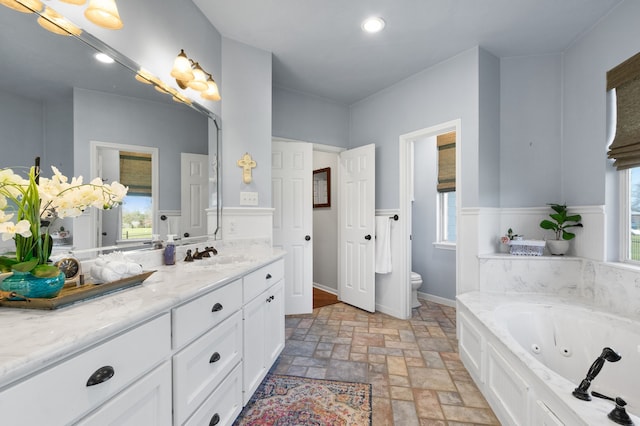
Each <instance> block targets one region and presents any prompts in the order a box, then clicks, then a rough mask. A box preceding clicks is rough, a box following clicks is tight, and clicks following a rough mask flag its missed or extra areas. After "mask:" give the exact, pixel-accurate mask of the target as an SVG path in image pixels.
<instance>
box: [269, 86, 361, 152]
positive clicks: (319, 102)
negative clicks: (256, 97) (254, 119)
mask: <svg viewBox="0 0 640 426" xmlns="http://www.w3.org/2000/svg"><path fill="white" fill-rule="evenodd" d="M272 131H273V136H275V137H281V138H287V139H294V140H299V141H306V142H315V143H321V144H325V145H333V146H339V147H346V146H347V141H348V140H349V108H348V107H347V106H346V105H341V104H338V103H335V102H332V101H328V100H326V99H322V98H318V97H314V96H307V95H304V94H300V93H297V92H293V91H290V90H285V89H280V88H277V87H274V88H273V129H272Z"/></svg>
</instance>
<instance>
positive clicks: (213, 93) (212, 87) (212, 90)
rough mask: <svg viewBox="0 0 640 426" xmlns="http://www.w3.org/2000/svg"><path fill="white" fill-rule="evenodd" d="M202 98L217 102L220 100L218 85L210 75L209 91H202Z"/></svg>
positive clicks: (208, 81)
mask: <svg viewBox="0 0 640 426" xmlns="http://www.w3.org/2000/svg"><path fill="white" fill-rule="evenodd" d="M200 97H201V98H203V99H207V100H209V101H215V102H217V101H219V100H220V91H219V90H218V85H217V84H216V81H215V80H214V79H213V77H212V76H211V74H209V77H208V78H207V90H204V91H202V93H200Z"/></svg>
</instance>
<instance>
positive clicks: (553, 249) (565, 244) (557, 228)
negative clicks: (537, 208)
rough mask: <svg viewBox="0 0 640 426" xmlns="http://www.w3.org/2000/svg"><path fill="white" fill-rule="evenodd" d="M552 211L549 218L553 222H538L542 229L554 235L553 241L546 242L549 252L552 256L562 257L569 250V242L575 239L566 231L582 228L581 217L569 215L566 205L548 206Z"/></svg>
mask: <svg viewBox="0 0 640 426" xmlns="http://www.w3.org/2000/svg"><path fill="white" fill-rule="evenodd" d="M549 207H551V209H552V210H553V211H554V213H551V214H550V215H549V217H550V218H551V219H553V220H549V219H544V220H543V221H542V222H540V227H541V228H542V229H549V230H552V231H553V232H554V233H555V237H556V238H555V239H554V240H547V247H548V248H549V252H550V253H551V254H553V255H563V254H565V253H566V252H567V250H569V242H570V241H571V240H572V239H574V238H575V237H576V234H574V233H573V232H569V231H567V229H569V228H576V227H578V228H582V223H580V221H581V220H582V216H580V215H579V214H569V212H568V211H567V205H566V204H549Z"/></svg>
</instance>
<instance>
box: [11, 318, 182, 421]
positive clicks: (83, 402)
mask: <svg viewBox="0 0 640 426" xmlns="http://www.w3.org/2000/svg"><path fill="white" fill-rule="evenodd" d="M169 333H170V324H169V315H168V314H164V315H161V316H160V317H158V318H155V319H152V320H150V321H148V322H146V323H144V324H142V325H138V326H136V327H135V328H132V329H130V330H127V331H125V332H123V333H121V334H119V335H117V336H115V337H113V338H111V339H109V340H107V341H105V342H102V343H101V344H99V345H97V346H94V347H93V348H91V349H88V350H85V351H83V352H81V353H79V354H75V355H74V356H72V357H70V358H68V359H66V360H64V361H62V362H60V363H59V364H54V365H51V366H48V367H46V368H45V369H44V370H42V371H40V372H37V374H35V375H33V376H31V377H28V378H26V379H24V380H21V381H19V382H18V383H16V384H15V385H13V386H10V387H8V388H7V389H6V390H3V391H2V392H0V413H2V414H0V419H1V420H0V423H2V424H6V425H11V426H20V425H24V426H33V425H66V424H71V423H72V422H74V421H77V420H78V419H79V418H80V417H81V416H84V415H86V414H87V413H89V412H90V411H92V410H99V409H101V408H104V407H106V406H107V404H109V405H110V406H111V407H112V409H110V410H109V414H116V413H115V412H114V411H120V410H121V409H123V407H125V406H128V410H129V411H122V412H120V413H119V415H120V422H118V423H117V424H133V423H128V422H127V419H126V416H127V415H129V414H131V415H133V416H136V415H139V413H136V412H139V411H140V410H142V411H145V410H146V409H143V408H141V406H142V405H143V404H146V401H144V400H143V398H140V396H141V395H140V394H138V393H135V392H127V390H128V389H133V388H132V387H131V386H137V385H139V384H140V382H141V381H143V380H144V378H145V374H147V373H148V372H149V371H151V370H152V369H153V368H154V367H156V366H158V365H159V364H160V363H162V362H163V361H164V360H167V359H168V358H169V356H170V349H171V348H170V338H169V336H170V334H169ZM160 382H162V379H160ZM159 386H160V387H162V388H163V389H164V390H167V389H168V388H169V387H170V382H169V381H168V380H165V381H164V382H162V383H159ZM156 387H157V386H156ZM125 393H127V394H129V395H130V396H131V397H132V398H136V399H135V400H128V401H127V400H124V401H121V402H122V403H118V402H113V403H107V401H109V399H110V398H112V397H114V396H116V395H123V394H125ZM114 401H115V400H114ZM132 402H133V404H132ZM131 407H133V409H132V408H131ZM157 408H159V407H157ZM105 411H107V410H106V409H105ZM94 419H95V421H94V422H90V423H87V424H109V423H108V422H106V421H105V422H102V421H101V417H100V415H96V416H94Z"/></svg>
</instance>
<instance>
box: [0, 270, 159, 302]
mask: <svg viewBox="0 0 640 426" xmlns="http://www.w3.org/2000/svg"><path fill="white" fill-rule="evenodd" d="M154 272H155V271H147V272H143V273H142V274H139V275H133V276H130V277H127V278H123V279H121V280H117V281H111V282H108V283H103V284H94V283H90V282H89V283H85V284H84V285H82V286H80V287H63V288H62V290H61V291H60V293H59V294H58V295H57V296H56V297H52V298H51V299H39V298H33V299H28V300H2V301H0V306H5V307H8V308H22V309H45V310H53V309H58V308H61V307H63V306H67V305H70V304H72V303H75V302H79V301H81V300H87V299H93V298H96V297H99V296H103V295H105V294H108V293H113V292H114V291H118V290H122V289H125V288H128V287H133V286H136V285H140V284H142V282H143V281H144V280H146V279H147V278H149V276H151V274H153V273H154Z"/></svg>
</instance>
